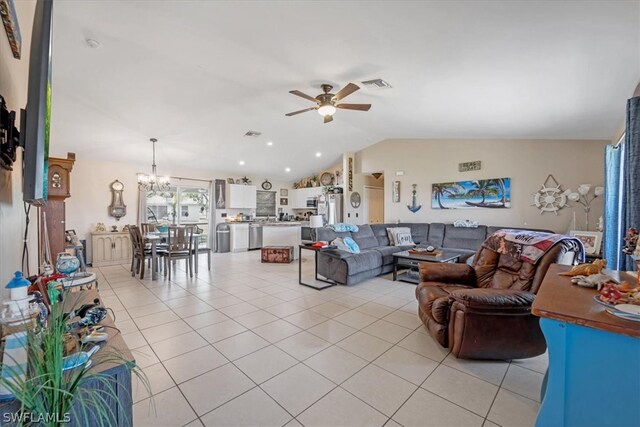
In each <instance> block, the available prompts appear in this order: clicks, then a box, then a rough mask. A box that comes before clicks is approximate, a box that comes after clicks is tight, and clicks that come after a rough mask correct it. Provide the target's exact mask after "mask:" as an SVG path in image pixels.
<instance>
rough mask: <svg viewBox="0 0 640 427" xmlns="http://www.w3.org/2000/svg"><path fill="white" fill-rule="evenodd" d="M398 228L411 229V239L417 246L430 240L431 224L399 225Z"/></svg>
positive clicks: (410, 223) (411, 223)
mask: <svg viewBox="0 0 640 427" xmlns="http://www.w3.org/2000/svg"><path fill="white" fill-rule="evenodd" d="M396 227H409V229H410V230H411V238H412V239H413V243H415V244H416V245H419V244H420V243H422V242H426V241H427V240H428V237H429V224H426V223H413V222H409V223H400V224H397V225H396Z"/></svg>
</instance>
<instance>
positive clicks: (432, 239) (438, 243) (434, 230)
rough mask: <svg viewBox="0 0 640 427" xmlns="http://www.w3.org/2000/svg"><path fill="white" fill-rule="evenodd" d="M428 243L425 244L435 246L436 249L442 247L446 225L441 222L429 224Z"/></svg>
mask: <svg viewBox="0 0 640 427" xmlns="http://www.w3.org/2000/svg"><path fill="white" fill-rule="evenodd" d="M428 236H429V237H428V238H427V241H426V242H421V243H423V245H422V246H424V243H426V244H428V245H431V246H435V247H436V248H441V247H442V242H443V241H444V224H443V223H441V222H432V223H431V224H429V234H428Z"/></svg>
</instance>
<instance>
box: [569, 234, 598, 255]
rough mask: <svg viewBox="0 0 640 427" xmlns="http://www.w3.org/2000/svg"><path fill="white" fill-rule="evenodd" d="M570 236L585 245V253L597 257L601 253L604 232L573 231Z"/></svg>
mask: <svg viewBox="0 0 640 427" xmlns="http://www.w3.org/2000/svg"><path fill="white" fill-rule="evenodd" d="M569 235H570V236H573V237H575V238H576V239H578V240H580V241H581V242H582V244H583V245H584V252H585V253H586V254H587V255H597V254H599V253H600V245H601V244H602V232H600V231H580V230H571V231H569Z"/></svg>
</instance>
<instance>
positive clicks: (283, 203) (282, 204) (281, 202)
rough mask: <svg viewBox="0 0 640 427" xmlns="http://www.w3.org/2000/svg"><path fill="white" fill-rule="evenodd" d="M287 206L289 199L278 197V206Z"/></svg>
mask: <svg viewBox="0 0 640 427" xmlns="http://www.w3.org/2000/svg"><path fill="white" fill-rule="evenodd" d="M287 205H289V199H287V198H286V197H280V206H287Z"/></svg>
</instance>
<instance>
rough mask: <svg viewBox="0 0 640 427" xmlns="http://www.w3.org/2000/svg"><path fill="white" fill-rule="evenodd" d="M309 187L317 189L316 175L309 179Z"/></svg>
mask: <svg viewBox="0 0 640 427" xmlns="http://www.w3.org/2000/svg"><path fill="white" fill-rule="evenodd" d="M311 185H312V186H313V187H317V186H318V185H319V181H318V175H313V176H312V177H311Z"/></svg>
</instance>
